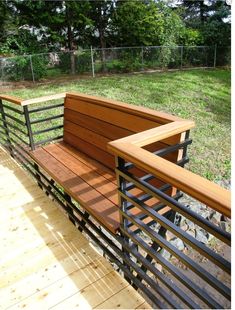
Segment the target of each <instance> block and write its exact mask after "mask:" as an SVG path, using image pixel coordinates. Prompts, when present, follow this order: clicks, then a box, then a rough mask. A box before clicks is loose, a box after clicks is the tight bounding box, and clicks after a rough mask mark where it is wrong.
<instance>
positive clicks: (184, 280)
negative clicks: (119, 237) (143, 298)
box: [121, 227, 223, 309]
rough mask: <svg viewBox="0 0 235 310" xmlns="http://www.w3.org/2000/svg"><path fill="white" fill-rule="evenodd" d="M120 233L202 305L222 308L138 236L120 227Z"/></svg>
mask: <svg viewBox="0 0 235 310" xmlns="http://www.w3.org/2000/svg"><path fill="white" fill-rule="evenodd" d="M121 231H122V233H123V234H124V235H126V236H128V237H129V238H130V240H132V242H134V243H135V244H137V245H138V246H140V247H141V248H142V249H143V250H144V251H145V252H146V253H147V254H149V255H150V256H151V257H152V258H153V259H154V260H155V261H157V263H159V264H160V265H162V266H163V267H164V268H165V269H166V270H168V272H169V273H170V274H172V275H173V276H174V277H175V278H176V279H178V280H179V281H180V282H181V283H183V284H184V285H185V286H186V287H187V288H188V289H189V290H190V291H191V292H193V293H194V294H195V295H196V296H197V297H199V298H200V299H201V300H202V301H203V302H204V303H206V304H207V305H208V306H209V307H211V308H215V309H222V308H223V307H222V306H221V305H220V304H219V303H218V302H217V301H216V300H214V299H213V298H212V297H211V296H210V295H209V294H208V293H207V292H206V290H205V289H201V287H199V286H198V285H197V284H196V283H195V282H193V281H191V280H190V279H189V278H188V277H187V276H185V275H184V274H183V273H182V272H181V271H180V270H179V269H178V268H176V267H175V266H174V265H172V264H171V263H170V262H169V261H167V260H166V259H165V258H164V257H163V256H162V255H161V254H160V253H159V252H156V251H155V250H153V249H152V248H151V247H150V246H149V245H148V244H147V243H146V242H144V241H143V240H142V239H141V238H140V237H139V236H138V235H136V234H134V233H133V232H132V231H131V230H130V229H125V231H124V230H123V228H122V227H121Z"/></svg>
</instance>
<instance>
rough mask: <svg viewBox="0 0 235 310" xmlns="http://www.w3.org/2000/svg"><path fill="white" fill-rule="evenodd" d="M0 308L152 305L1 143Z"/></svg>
mask: <svg viewBox="0 0 235 310" xmlns="http://www.w3.org/2000/svg"><path fill="white" fill-rule="evenodd" d="M0 206H1V219H0V221H1V225H0V231H1V237H0V240H1V259H0V261H1V264H0V269H1V271H0V273H1V276H0V277H1V282H0V288H1V290H0V299H1V305H0V309H18V308H24V309H27V308H28V309H34V310H35V309H50V308H53V309H73V308H76V309H79V308H80V309H92V308H100V309H107V308H113V309H115V308H121V309H126V308H128V309H134V308H144V309H146V308H148V309H149V308H150V306H149V305H148V304H147V303H146V302H145V301H144V299H143V298H142V297H141V296H140V295H139V294H138V293H137V292H136V291H135V290H134V289H133V288H132V287H131V286H130V285H129V284H128V283H127V282H126V281H125V280H124V279H123V278H122V277H121V276H120V275H119V274H118V273H117V272H116V271H114V270H113V268H112V266H111V265H110V264H109V263H108V262H107V261H106V260H105V259H104V258H103V257H102V256H101V255H100V254H99V253H97V252H96V251H95V249H94V248H93V247H92V245H91V244H89V242H88V241H87V239H85V237H84V236H83V235H82V234H81V233H80V232H79V231H78V230H77V229H76V228H75V227H74V226H73V225H72V223H70V222H69V221H68V219H67V218H66V217H65V215H64V214H63V213H62V212H61V211H60V210H59V208H58V205H57V204H56V203H54V202H53V201H51V200H50V199H49V198H48V197H47V196H46V195H45V193H43V192H42V191H41V190H40V189H39V187H38V186H37V185H36V184H35V183H34V182H33V180H32V179H31V178H30V176H28V175H27V173H26V172H25V171H24V170H22V168H21V167H20V166H19V165H18V164H17V163H16V162H15V161H14V160H13V159H12V158H11V157H10V156H9V155H8V154H7V153H6V152H5V151H3V149H1V148H0Z"/></svg>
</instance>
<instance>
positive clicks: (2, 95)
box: [0, 94, 23, 105]
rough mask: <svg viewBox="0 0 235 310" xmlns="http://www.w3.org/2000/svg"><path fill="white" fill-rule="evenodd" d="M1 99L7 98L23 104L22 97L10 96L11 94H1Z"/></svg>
mask: <svg viewBox="0 0 235 310" xmlns="http://www.w3.org/2000/svg"><path fill="white" fill-rule="evenodd" d="M0 99H1V100H6V101H9V102H12V103H15V104H18V105H21V102H22V101H23V100H22V99H20V98H18V97H14V96H9V95H4V94H0Z"/></svg>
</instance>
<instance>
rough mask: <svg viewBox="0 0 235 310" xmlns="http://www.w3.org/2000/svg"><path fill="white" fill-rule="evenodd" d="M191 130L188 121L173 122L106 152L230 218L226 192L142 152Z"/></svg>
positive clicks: (112, 144) (118, 143) (115, 144)
mask: <svg viewBox="0 0 235 310" xmlns="http://www.w3.org/2000/svg"><path fill="white" fill-rule="evenodd" d="M192 127H194V123H193V122H191V121H176V122H173V123H169V124H166V125H163V126H160V127H157V128H153V129H150V130H146V131H144V132H141V133H138V134H135V135H132V136H129V137H127V138H123V139H119V140H115V141H112V142H110V143H109V145H108V149H109V150H110V151H111V152H112V153H114V154H115V155H116V156H118V157H121V158H123V159H125V160H127V161H130V162H131V163H133V164H135V165H136V166H138V167H139V168H142V169H144V170H145V171H147V172H149V173H151V174H152V175H154V176H156V177H157V178H160V179H162V180H163V181H165V182H167V183H170V184H172V185H173V186H174V187H176V188H177V189H179V190H182V191H183V192H185V193H186V194H188V195H190V196H192V197H193V198H196V199H197V200H199V201H200V202H202V203H204V204H206V205H208V206H209V207H211V208H213V209H214V210H216V211H218V212H220V213H222V214H223V215H225V216H227V217H231V206H230V199H231V197H230V192H229V191H227V190H225V189H223V188H221V187H220V186H218V185H216V184H215V183H213V182H210V181H208V180H206V179H204V178H202V177H201V176H199V175H196V174H194V173H192V172H190V171H188V170H185V169H184V168H182V167H179V166H177V165H176V164H174V163H171V162H169V161H168V160H166V159H163V158H161V157H159V156H156V155H155V154H152V153H151V152H149V151H147V150H145V149H143V148H142V147H143V146H146V145H148V144H150V143H153V142H157V141H160V140H163V139H166V138H169V137H171V136H172V135H175V134H179V133H182V132H184V131H186V130H189V129H190V128H192Z"/></svg>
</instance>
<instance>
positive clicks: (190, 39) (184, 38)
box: [180, 28, 203, 46]
mask: <svg viewBox="0 0 235 310" xmlns="http://www.w3.org/2000/svg"><path fill="white" fill-rule="evenodd" d="M180 37H181V44H182V45H184V46H196V45H202V44H203V36H202V34H201V32H200V31H199V30H198V29H192V28H185V29H184V31H183V32H182V33H181V36H180Z"/></svg>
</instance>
